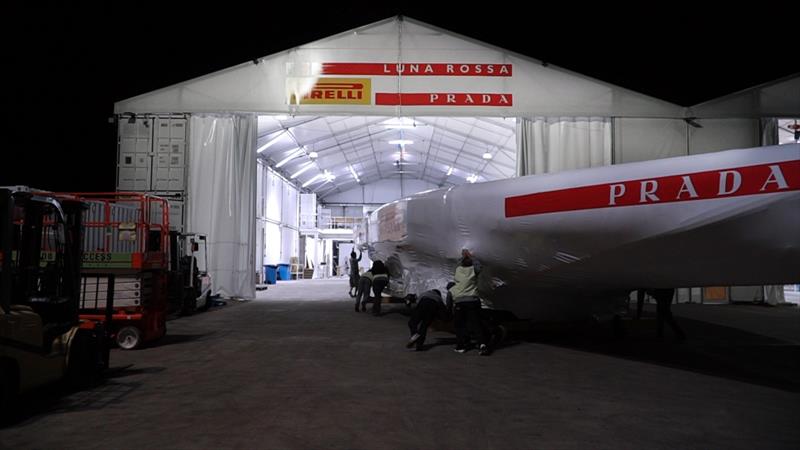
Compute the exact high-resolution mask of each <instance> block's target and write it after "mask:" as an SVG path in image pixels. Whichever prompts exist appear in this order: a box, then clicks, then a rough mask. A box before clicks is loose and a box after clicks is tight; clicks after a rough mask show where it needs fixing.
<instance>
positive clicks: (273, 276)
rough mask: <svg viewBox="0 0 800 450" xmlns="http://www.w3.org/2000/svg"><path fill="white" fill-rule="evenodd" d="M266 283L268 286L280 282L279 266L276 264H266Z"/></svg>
mask: <svg viewBox="0 0 800 450" xmlns="http://www.w3.org/2000/svg"><path fill="white" fill-rule="evenodd" d="M264 281H266V282H267V284H275V283H277V281H278V266H276V265H274V264H264Z"/></svg>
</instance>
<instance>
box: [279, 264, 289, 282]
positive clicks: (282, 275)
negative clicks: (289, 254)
mask: <svg viewBox="0 0 800 450" xmlns="http://www.w3.org/2000/svg"><path fill="white" fill-rule="evenodd" d="M278 279H279V280H291V279H292V273H291V272H290V271H289V264H278Z"/></svg>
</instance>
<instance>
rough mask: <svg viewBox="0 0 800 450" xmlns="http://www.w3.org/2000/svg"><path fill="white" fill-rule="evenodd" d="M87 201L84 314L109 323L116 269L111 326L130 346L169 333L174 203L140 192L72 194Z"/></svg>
mask: <svg viewBox="0 0 800 450" xmlns="http://www.w3.org/2000/svg"><path fill="white" fill-rule="evenodd" d="M60 195H61V196H65V197H69V198H75V199H78V200H81V201H83V202H85V203H86V205H87V209H86V210H85V211H84V217H83V219H84V235H83V262H82V266H81V271H82V273H83V274H84V276H83V277H82V281H81V314H80V316H81V318H83V319H88V320H94V321H104V320H105V314H104V313H103V311H104V309H105V292H106V291H107V286H106V285H105V284H104V283H105V282H106V281H105V280H106V279H105V278H103V277H100V276H97V277H93V276H92V274H101V273H103V274H108V273H113V274H114V275H115V278H116V281H115V286H114V292H115V293H114V303H113V306H114V313H113V315H112V324H111V330H112V332H113V335H114V337H115V339H116V342H117V344H118V345H119V347H120V348H122V349H126V350H130V349H134V348H137V347H139V346H141V345H142V344H143V343H146V342H150V341H153V340H156V339H159V338H161V337H162V336H164V334H166V332H167V325H166V319H167V303H168V301H167V297H168V291H167V277H168V269H169V203H168V202H167V200H166V199H163V198H161V197H157V196H154V195H149V194H142V193H138V192H103V193H69V194H60Z"/></svg>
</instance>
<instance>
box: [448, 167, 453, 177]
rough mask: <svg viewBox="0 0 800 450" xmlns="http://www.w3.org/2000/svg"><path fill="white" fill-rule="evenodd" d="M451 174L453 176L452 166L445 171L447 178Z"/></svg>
mask: <svg viewBox="0 0 800 450" xmlns="http://www.w3.org/2000/svg"><path fill="white" fill-rule="evenodd" d="M452 174H453V166H450V167H449V168H448V169H447V176H448V177H449V176H450V175H452Z"/></svg>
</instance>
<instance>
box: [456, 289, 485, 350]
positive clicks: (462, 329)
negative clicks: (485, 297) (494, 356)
mask: <svg viewBox="0 0 800 450" xmlns="http://www.w3.org/2000/svg"><path fill="white" fill-rule="evenodd" d="M454 310H455V311H454V314H453V316H454V317H453V325H454V326H455V328H456V342H457V344H456V345H457V346H458V347H460V348H464V347H466V346H468V345H469V342H470V334H471V333H472V334H474V335H475V338H476V339H477V341H478V345H481V344H488V342H487V341H486V335H487V333H486V329H485V328H484V324H483V322H482V321H481V301H480V300H478V299H476V300H470V301H466V302H465V301H461V302H456V304H455V308H454Z"/></svg>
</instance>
